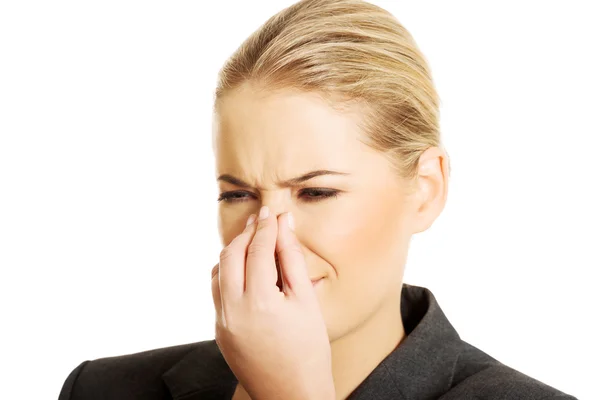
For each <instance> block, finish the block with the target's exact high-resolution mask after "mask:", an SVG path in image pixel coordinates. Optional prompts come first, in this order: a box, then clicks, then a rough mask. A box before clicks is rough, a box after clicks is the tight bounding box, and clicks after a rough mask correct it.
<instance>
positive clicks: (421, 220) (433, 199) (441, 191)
mask: <svg viewBox="0 0 600 400" xmlns="http://www.w3.org/2000/svg"><path fill="white" fill-rule="evenodd" d="M416 184H417V191H418V193H417V196H416V199H417V201H418V204H417V216H416V221H415V227H414V231H413V233H419V232H423V231H425V230H427V229H429V227H430V226H431V225H432V224H433V222H434V221H435V220H436V218H437V217H438V216H439V215H440V214H441V212H442V210H443V209H444V206H445V204H446V198H447V195H448V157H447V155H446V152H445V151H443V150H441V149H440V148H439V147H430V148H429V149H427V150H426V151H424V152H423V154H421V157H420V158H419V166H418V171H417V182H416Z"/></svg>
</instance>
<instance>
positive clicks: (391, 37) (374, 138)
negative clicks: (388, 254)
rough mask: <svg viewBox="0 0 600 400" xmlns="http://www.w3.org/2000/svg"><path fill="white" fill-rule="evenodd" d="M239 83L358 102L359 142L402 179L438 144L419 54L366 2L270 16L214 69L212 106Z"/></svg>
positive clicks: (300, 6) (305, 1) (389, 18)
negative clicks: (362, 136) (361, 138)
mask: <svg viewBox="0 0 600 400" xmlns="http://www.w3.org/2000/svg"><path fill="white" fill-rule="evenodd" d="M245 82H253V83H258V85H259V86H260V87H264V88H266V89H272V90H277V89H298V90H302V91H308V92H316V93H319V94H321V95H324V96H325V97H329V98H331V99H335V101H336V102H337V103H338V104H339V103H340V102H342V103H344V102H354V103H358V104H360V105H361V106H362V107H361V108H362V111H363V114H362V116H364V117H363V118H361V123H360V125H361V128H362V130H363V132H364V133H365V134H366V135H365V136H366V140H365V143H366V144H367V145H369V146H371V147H372V148H373V149H376V150H379V151H381V152H382V153H383V154H384V155H385V156H386V157H388V159H389V160H390V162H391V163H392V165H393V166H394V167H395V168H396V170H397V171H398V172H399V173H400V174H401V175H402V176H404V177H407V178H414V177H415V176H416V172H417V166H418V161H419V157H420V155H421V154H422V152H423V151H425V150H427V148H429V147H431V146H438V147H442V146H441V139H440V132H439V99H438V95H437V92H436V90H435V88H434V84H433V80H432V77H431V72H430V69H429V66H428V65H427V62H426V60H425V57H424V56H423V54H422V53H421V52H420V50H419V49H418V47H417V45H416V43H415V41H414V40H413V38H412V36H411V35H410V34H409V32H408V31H407V30H406V29H405V28H404V27H403V26H402V25H401V24H400V23H399V22H398V20H396V19H395V18H394V16H393V15H391V14H390V13H389V12H387V11H385V10H384V9H382V8H380V7H378V6H375V5H373V4H370V3H367V2H365V1H361V0H302V1H299V2H297V3H295V4H293V5H292V6H290V7H288V8H286V9H284V10H282V11H280V12H279V13H277V14H275V15H274V16H272V17H271V18H269V19H268V20H267V21H266V22H265V23H264V24H263V25H262V26H261V27H260V28H259V29H258V30H257V31H255V32H254V33H253V34H252V35H251V36H250V37H248V38H247V39H246V40H245V41H244V43H243V44H242V45H241V46H240V47H239V48H238V49H237V50H236V51H235V53H233V55H232V56H231V57H230V58H229V59H228V60H227V62H226V63H225V65H224V66H223V68H222V69H221V71H220V72H219V79H218V82H217V89H216V92H215V109H217V108H218V103H219V100H220V99H221V98H222V97H223V96H224V95H225V94H226V93H228V92H230V91H232V90H233V89H235V88H237V87H239V86H240V85H242V84H243V83H245Z"/></svg>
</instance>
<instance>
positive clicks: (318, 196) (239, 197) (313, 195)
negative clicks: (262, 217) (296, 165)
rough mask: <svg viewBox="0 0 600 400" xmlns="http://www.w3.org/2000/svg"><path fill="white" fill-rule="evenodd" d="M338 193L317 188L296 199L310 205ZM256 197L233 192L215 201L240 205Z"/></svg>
mask: <svg viewBox="0 0 600 400" xmlns="http://www.w3.org/2000/svg"><path fill="white" fill-rule="evenodd" d="M339 193H340V191H339V190H333V189H317V188H309V189H302V190H301V191H300V194H299V196H298V197H300V198H301V199H302V201H304V202H306V203H312V202H317V201H323V200H326V199H329V198H335V197H337V196H338V194H339ZM253 197H256V195H255V194H253V193H250V192H245V191H234V192H225V193H221V194H220V195H219V198H218V199H217V201H218V202H221V201H222V202H225V203H228V204H232V203H241V202H244V201H246V200H248V198H253Z"/></svg>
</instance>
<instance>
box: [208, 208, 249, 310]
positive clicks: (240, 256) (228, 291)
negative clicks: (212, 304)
mask: <svg viewBox="0 0 600 400" xmlns="http://www.w3.org/2000/svg"><path fill="white" fill-rule="evenodd" d="M255 218H256V215H255V214H252V215H250V217H249V218H248V222H251V223H250V224H248V223H247V224H246V228H245V229H244V230H243V231H242V233H240V234H239V235H238V236H236V237H235V238H234V239H233V240H232V241H231V243H229V244H228V245H227V246H225V247H224V248H223V250H221V254H220V256H219V273H218V274H217V276H218V277H219V288H220V291H221V299H228V300H231V301H236V300H238V299H240V298H241V297H242V296H243V295H244V282H245V274H246V271H245V267H246V249H247V248H248V246H249V245H250V242H251V241H252V237H253V236H254V231H255V230H256V223H255V222H252V221H253V220H254V219H255ZM226 303H227V301H225V302H224V306H225V307H226V305H227V304H226ZM223 311H224V312H227V310H226V309H224V310H223Z"/></svg>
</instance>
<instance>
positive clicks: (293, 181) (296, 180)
mask: <svg viewBox="0 0 600 400" xmlns="http://www.w3.org/2000/svg"><path fill="white" fill-rule="evenodd" d="M323 175H350V174H349V173H347V172H337V171H328V170H325V169H320V170H317V171H311V172H308V173H306V174H304V175H301V176H299V177H297V178H292V179H288V180H285V181H280V182H277V186H279V187H290V186H298V185H300V184H301V183H303V182H306V181H308V180H310V179H313V178H316V177H317V176H323ZM217 181H224V182H229V183H231V184H232V185H236V186H240V187H243V188H252V185H250V184H249V183H247V182H244V181H243V180H241V179H239V178H236V177H235V176H233V175H229V174H223V175H221V176H219V177H218V178H217Z"/></svg>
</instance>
